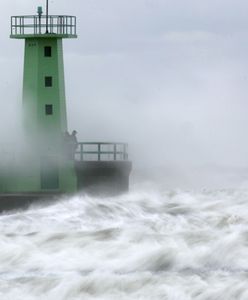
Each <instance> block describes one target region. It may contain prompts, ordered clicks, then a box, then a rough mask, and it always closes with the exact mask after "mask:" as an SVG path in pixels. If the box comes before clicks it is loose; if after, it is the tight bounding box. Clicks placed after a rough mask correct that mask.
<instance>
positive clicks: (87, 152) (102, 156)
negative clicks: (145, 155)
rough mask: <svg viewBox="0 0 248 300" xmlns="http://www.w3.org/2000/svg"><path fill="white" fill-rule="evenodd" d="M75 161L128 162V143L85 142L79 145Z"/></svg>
mask: <svg viewBox="0 0 248 300" xmlns="http://www.w3.org/2000/svg"><path fill="white" fill-rule="evenodd" d="M78 148H79V150H77V151H76V152H75V159H76V160H80V161H89V160H90V161H125V160H128V145H127V144H126V143H107V142H83V143H78Z"/></svg>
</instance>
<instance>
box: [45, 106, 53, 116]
mask: <svg viewBox="0 0 248 300" xmlns="http://www.w3.org/2000/svg"><path fill="white" fill-rule="evenodd" d="M45 112H46V115H52V114H53V106H52V104H46V106H45Z"/></svg>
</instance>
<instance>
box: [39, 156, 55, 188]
mask: <svg viewBox="0 0 248 300" xmlns="http://www.w3.org/2000/svg"><path fill="white" fill-rule="evenodd" d="M40 181H41V189H42V190H56V189H58V188H59V172H58V161H57V160H56V159H55V158H54V157H50V156H45V157H42V158H41V168H40Z"/></svg>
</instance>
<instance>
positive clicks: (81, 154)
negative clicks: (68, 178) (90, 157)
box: [80, 143, 84, 161]
mask: <svg viewBox="0 0 248 300" xmlns="http://www.w3.org/2000/svg"><path fill="white" fill-rule="evenodd" d="M80 160H81V161H83V160H84V144H83V143H81V144H80Z"/></svg>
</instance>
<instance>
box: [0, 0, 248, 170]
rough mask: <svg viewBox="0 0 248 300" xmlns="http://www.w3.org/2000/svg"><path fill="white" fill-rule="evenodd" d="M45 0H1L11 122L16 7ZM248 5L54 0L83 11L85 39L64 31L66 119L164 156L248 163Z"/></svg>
mask: <svg viewBox="0 0 248 300" xmlns="http://www.w3.org/2000/svg"><path fill="white" fill-rule="evenodd" d="M44 4H45V1H44V0H40V1H37V0H8V1H1V3H0V9H1V15H2V17H1V35H0V67H1V75H0V95H1V98H0V100H1V103H2V106H1V113H0V116H1V118H2V120H4V121H5V122H4V124H8V127H11V129H12V127H13V126H14V125H12V124H14V122H9V120H11V119H13V117H12V115H13V112H14V111H15V110H16V107H18V105H20V103H21V88H22V71H23V70H22V68H23V50H24V48H23V41H21V40H10V39H9V30H10V29H9V28H10V16H11V15H22V14H23V15H25V14H33V13H35V11H36V8H37V6H39V5H43V6H44ZM247 12H248V1H247V0H71V1H68V0H50V13H51V14H69V15H76V16H77V19H78V36H79V37H78V39H77V40H66V41H64V54H65V71H66V94H67V105H68V120H69V124H68V125H69V129H70V130H73V129H77V130H78V132H79V138H80V140H120V141H122V140H124V141H128V142H129V143H130V146H131V148H132V146H133V149H139V150H138V151H139V153H140V156H142V155H144V157H146V155H147V150H148V149H150V150H151V151H152V153H153V154H154V152H153V151H156V152H159V155H158V157H160V159H161V157H163V161H164V162H165V163H167V162H170V163H171V162H175V163H178V164H180V163H186V164H187V163H192V164H219V165H235V166H248V142H247V128H248V117H247V115H248V71H247V69H248V18H247ZM4 116H5V117H4ZM137 145H139V147H138V148H137ZM158 145H159V146H158ZM142 149H143V150H144V153H142ZM145 152H146V153H145Z"/></svg>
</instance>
